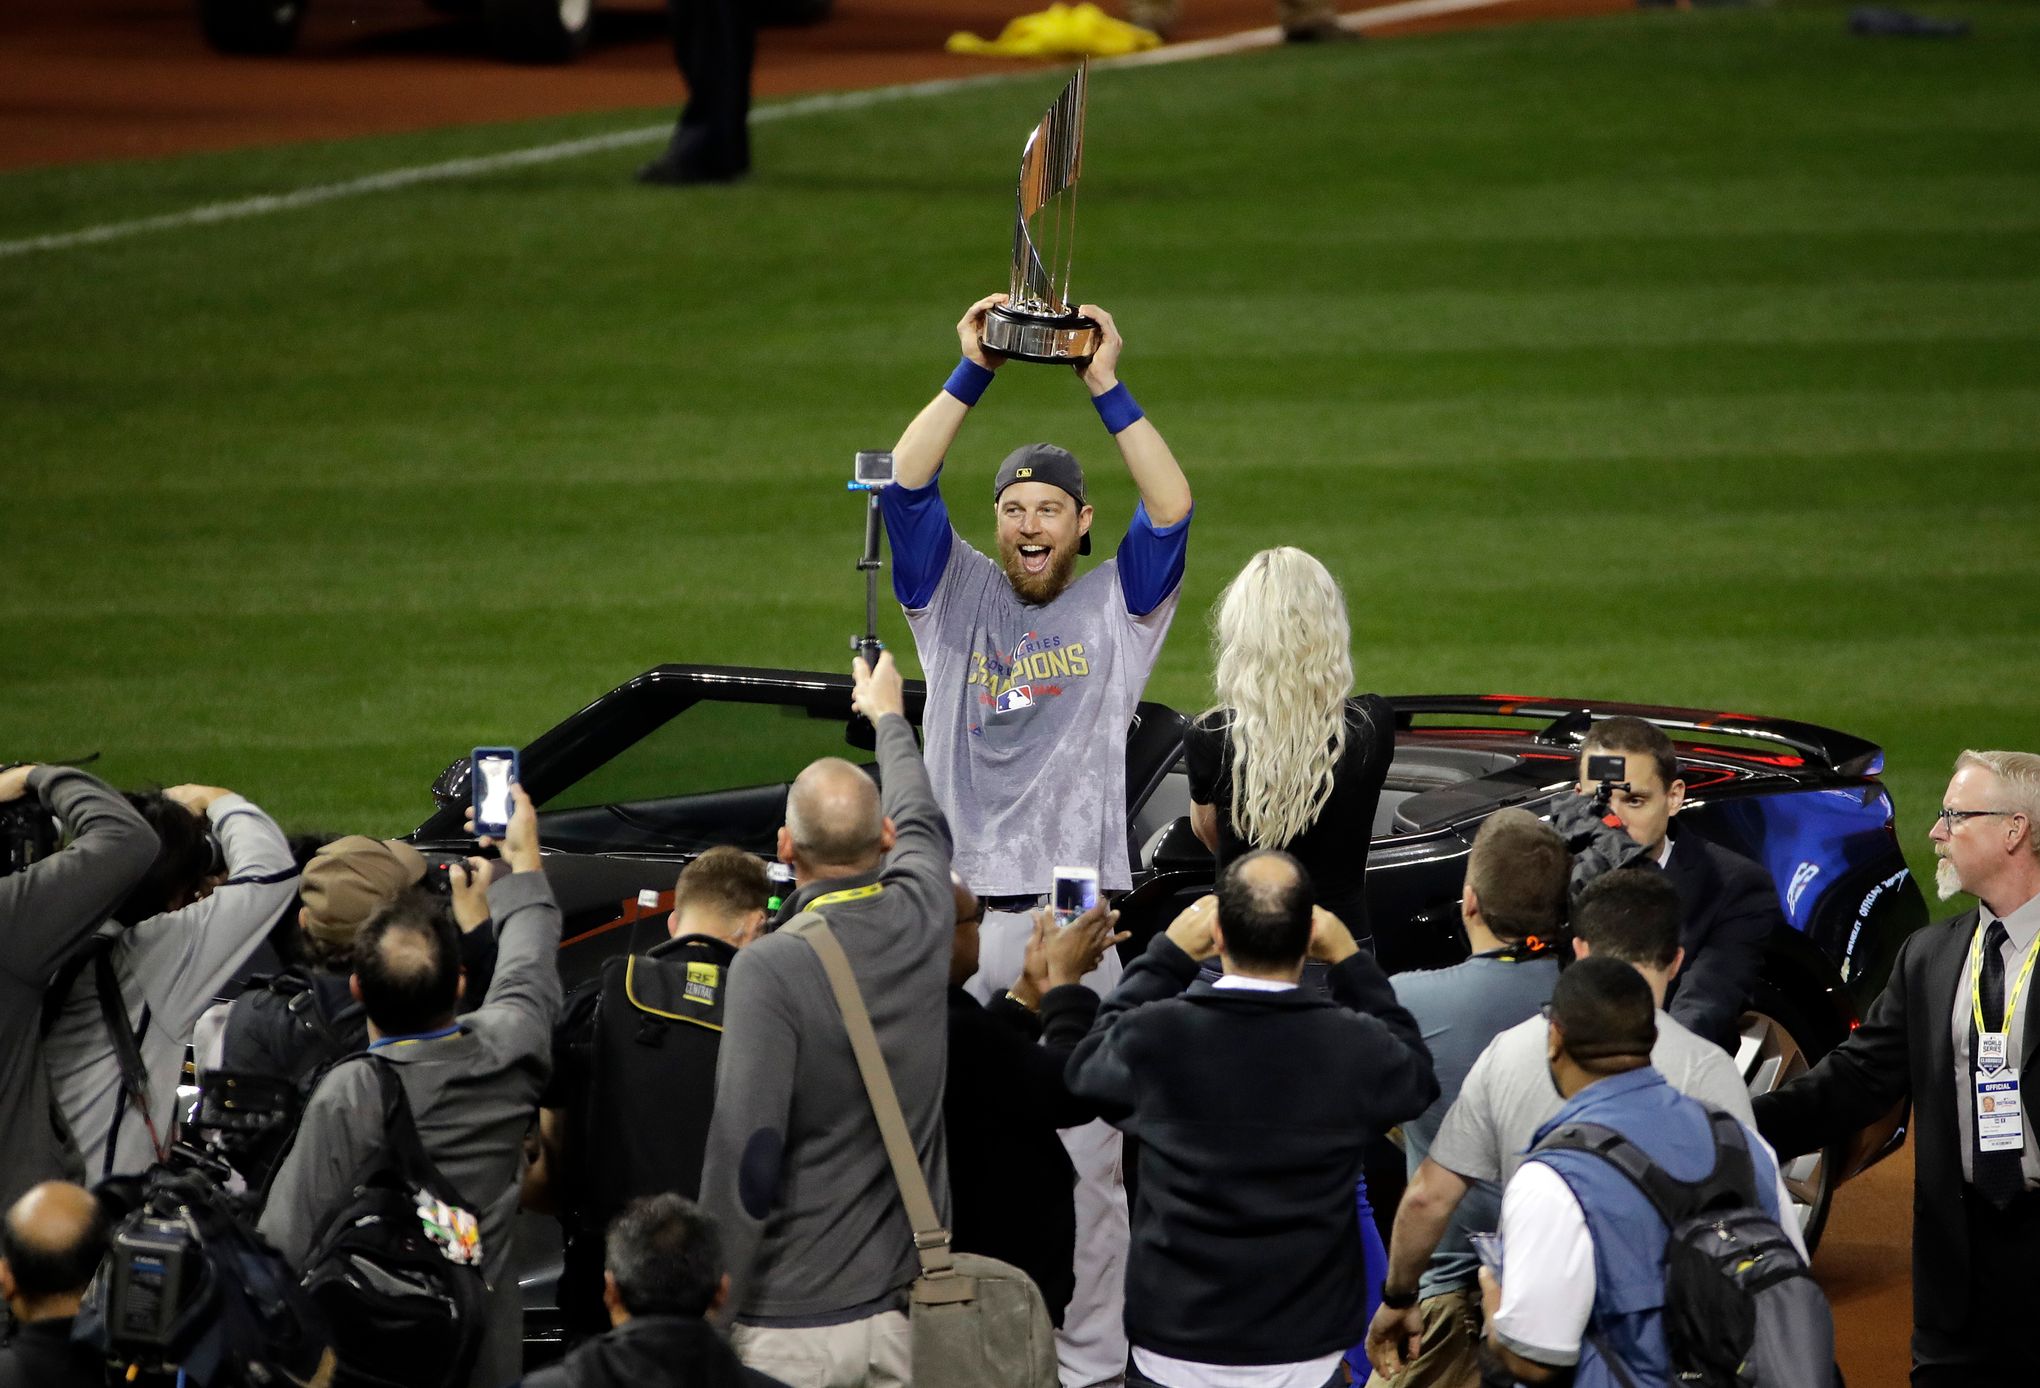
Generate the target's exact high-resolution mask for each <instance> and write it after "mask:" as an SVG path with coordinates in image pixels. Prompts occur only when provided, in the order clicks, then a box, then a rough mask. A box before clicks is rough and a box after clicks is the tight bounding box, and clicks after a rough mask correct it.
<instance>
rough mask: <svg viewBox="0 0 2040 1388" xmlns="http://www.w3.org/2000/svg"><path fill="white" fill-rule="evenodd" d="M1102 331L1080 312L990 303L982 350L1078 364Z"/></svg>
mask: <svg viewBox="0 0 2040 1388" xmlns="http://www.w3.org/2000/svg"><path fill="white" fill-rule="evenodd" d="M1104 337H1105V330H1104V329H1103V328H1100V327H1099V326H1098V323H1097V320H1095V319H1091V318H1086V317H1084V315H1083V314H1081V313H1076V312H1070V313H1063V314H1056V315H1048V314H1040V313H1029V312H1027V311H1026V310H1025V309H1017V308H1008V307H1006V306H1005V305H1003V304H998V305H994V306H993V307H992V308H991V309H990V310H989V311H987V312H986V314H985V330H984V333H983V335H982V340H983V342H984V344H985V350H987V351H990V352H997V353H998V354H999V355H1000V356H1002V357H1010V358H1012V359H1013V360H1014V361H1038V362H1043V363H1047V364H1049V365H1054V366H1082V365H1083V364H1084V363H1085V362H1088V361H1089V360H1090V359H1091V358H1092V356H1093V355H1094V354H1095V353H1096V352H1097V350H1098V344H1099V343H1100V342H1102V341H1103V340H1104Z"/></svg>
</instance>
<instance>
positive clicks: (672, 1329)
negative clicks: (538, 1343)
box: [521, 1314, 786, 1388]
mask: <svg viewBox="0 0 2040 1388" xmlns="http://www.w3.org/2000/svg"><path fill="white" fill-rule="evenodd" d="M521 1382H522V1384H523V1388H786V1385H785V1384H783V1383H781V1382H780V1381H779V1380H778V1379H776V1378H772V1377H769V1376H767V1375H765V1374H762V1373H759V1372H758V1371H757V1370H756V1369H747V1368H745V1367H744V1366H743V1365H742V1364H739V1363H738V1362H737V1356H736V1355H735V1354H734V1353H733V1352H732V1351H731V1350H730V1347H729V1346H728V1345H726V1344H724V1343H723V1341H722V1337H721V1336H719V1335H717V1334H716V1333H715V1329H714V1327H712V1326H711V1325H709V1323H708V1322H707V1321H705V1320H703V1319H701V1318H700V1317H699V1316H677V1315H663V1314H662V1315H650V1316H633V1317H631V1318H630V1319H629V1320H628V1321H625V1322H624V1323H623V1324H622V1325H620V1326H618V1327H617V1328H616V1329H614V1330H612V1331H610V1332H608V1333H607V1334H606V1335H603V1336H601V1337H600V1338H598V1339H595V1340H591V1341H589V1342H588V1343H587V1344H585V1345H582V1346H581V1347H580V1348H579V1349H577V1350H575V1351H574V1352H573V1353H571V1354H569V1355H568V1356H567V1357H566V1358H565V1359H563V1360H561V1361H560V1362H559V1363H557V1364H550V1365H547V1366H546V1367H545V1368H542V1369H537V1370H534V1371H533V1372H532V1373H530V1374H528V1375H526V1376H525V1377H524V1378H523V1379H522V1380H521Z"/></svg>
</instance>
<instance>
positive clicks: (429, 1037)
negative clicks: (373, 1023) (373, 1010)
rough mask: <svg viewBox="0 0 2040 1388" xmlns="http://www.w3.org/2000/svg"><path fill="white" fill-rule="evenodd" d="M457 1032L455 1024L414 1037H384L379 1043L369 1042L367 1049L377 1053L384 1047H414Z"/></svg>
mask: <svg viewBox="0 0 2040 1388" xmlns="http://www.w3.org/2000/svg"><path fill="white" fill-rule="evenodd" d="M459 1030H460V1023H459V1022H455V1023H454V1024H453V1025H452V1026H450V1027H441V1028H440V1029H439V1030H438V1031H421V1032H419V1033H418V1034H417V1035H416V1036H385V1037H384V1038H383V1039H382V1040H380V1041H371V1042H370V1043H369V1046H368V1048H369V1049H370V1050H371V1051H378V1050H381V1049H382V1048H383V1047H384V1046H411V1045H416V1044H417V1043H418V1042H420V1041H438V1040H440V1039H442V1038H443V1037H448V1036H451V1035H453V1034H454V1033H455V1032H457V1031H459Z"/></svg>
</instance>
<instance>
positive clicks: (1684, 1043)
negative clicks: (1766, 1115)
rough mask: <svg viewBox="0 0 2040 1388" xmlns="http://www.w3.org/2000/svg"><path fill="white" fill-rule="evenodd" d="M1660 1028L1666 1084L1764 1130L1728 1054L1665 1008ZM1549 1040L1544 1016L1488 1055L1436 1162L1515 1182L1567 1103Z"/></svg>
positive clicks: (1464, 1090)
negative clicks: (1549, 1055) (1556, 1080)
mask: <svg viewBox="0 0 2040 1388" xmlns="http://www.w3.org/2000/svg"><path fill="white" fill-rule="evenodd" d="M1657 1027H1658V1038H1657V1045H1655V1046H1653V1047H1651V1051H1650V1063H1651V1065H1652V1066H1653V1067H1654V1068H1655V1069H1656V1070H1657V1072H1658V1073H1659V1074H1661V1075H1663V1076H1664V1077H1665V1083H1666V1084H1669V1085H1670V1086H1671V1087H1672V1088H1674V1089H1676V1090H1678V1091H1679V1092H1680V1093H1681V1094H1684V1095H1685V1096H1686V1097H1687V1098H1689V1099H1698V1100H1699V1101H1700V1102H1701V1103H1703V1104H1706V1105H1708V1106H1709V1107H1712V1108H1718V1109H1723V1110H1725V1111H1727V1112H1729V1113H1732V1114H1734V1115H1735V1117H1736V1118H1737V1119H1738V1120H1739V1121H1740V1122H1741V1123H1742V1125H1743V1126H1744V1127H1746V1128H1748V1129H1750V1130H1751V1131H1752V1132H1754V1131H1756V1126H1757V1122H1756V1115H1755V1114H1753V1113H1752V1112H1750V1092H1749V1090H1748V1088H1747V1087H1746V1086H1745V1085H1744V1084H1743V1078H1742V1075H1741V1074H1740V1073H1738V1072H1737V1070H1736V1068H1735V1061H1734V1060H1732V1059H1731V1058H1730V1057H1729V1054H1728V1052H1726V1051H1724V1050H1722V1049H1721V1047H1719V1046H1717V1045H1715V1044H1714V1043H1713V1042H1712V1041H1707V1040H1703V1039H1702V1038H1701V1037H1699V1036H1696V1035H1694V1034H1693V1033H1692V1032H1690V1031H1688V1030H1686V1028H1684V1027H1682V1026H1680V1025H1679V1024H1678V1023H1677V1022H1675V1021H1673V1020H1672V1016H1671V1014H1670V1013H1669V1012H1666V1011H1665V1010H1664V1009H1663V1008H1659V1009H1658V1014H1657ZM1548 1035H1549V1026H1548V1024H1547V1023H1546V1022H1545V1020H1544V1018H1542V1017H1532V1018H1530V1019H1529V1020H1528V1021H1526V1022H1520V1023H1518V1024H1517V1025H1515V1026H1513V1027H1510V1028H1509V1029H1508V1030H1507V1031H1505V1032H1503V1033H1502V1034H1501V1035H1500V1036H1497V1037H1496V1038H1495V1039H1494V1044H1492V1045H1491V1046H1489V1047H1488V1048H1487V1049H1486V1050H1485V1051H1482V1052H1481V1056H1480V1059H1479V1060H1476V1061H1475V1062H1474V1063H1473V1069H1472V1071H1470V1072H1469V1073H1468V1074H1467V1076H1466V1083H1465V1084H1464V1085H1462V1086H1461V1087H1460V1090H1459V1098H1458V1100H1457V1101H1456V1102H1455V1103H1454V1104H1453V1105H1452V1107H1451V1108H1450V1109H1449V1110H1447V1111H1446V1114H1445V1121H1444V1122H1443V1123H1442V1124H1440V1125H1439V1127H1438V1135H1437V1137H1435V1138H1433V1139H1432V1141H1431V1158H1432V1160H1434V1161H1436V1162H1437V1163H1438V1164H1439V1165H1440V1166H1442V1167H1445V1168H1446V1169H1447V1170H1449V1171H1455V1172H1457V1173H1458V1174H1459V1175H1461V1176H1464V1177H1466V1178H1467V1179H1468V1180H1472V1181H1493V1182H1495V1183H1496V1184H1498V1185H1507V1184H1508V1183H1509V1178H1510V1177H1511V1176H1513V1175H1515V1174H1516V1168H1517V1167H1519V1166H1521V1165H1522V1164H1523V1155H1524V1153H1526V1152H1528V1151H1529V1150H1530V1143H1531V1141H1532V1140H1533V1139H1534V1138H1535V1137H1536V1136H1537V1130H1538V1129H1539V1128H1541V1127H1543V1126H1544V1125H1545V1124H1546V1123H1548V1122H1550V1121H1551V1119H1552V1118H1553V1117H1554V1116H1555V1115H1556V1114H1557V1113H1558V1111H1559V1109H1560V1108H1562V1107H1563V1106H1564V1103H1565V1101H1564V1100H1563V1099H1561V1098H1559V1096H1558V1086H1557V1085H1555V1084H1553V1083H1552V1079H1551V1069H1550V1066H1549V1065H1548V1064H1547V1063H1546V1059H1545V1043H1546V1038H1547V1037H1548ZM1490 1227H1491V1228H1492V1227H1495V1226H1490Z"/></svg>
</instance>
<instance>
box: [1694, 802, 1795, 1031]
mask: <svg viewBox="0 0 2040 1388" xmlns="http://www.w3.org/2000/svg"><path fill="white" fill-rule="evenodd" d="M1664 872H1665V876H1667V877H1669V878H1670V879H1671V881H1672V885H1673V886H1674V887H1677V888H1678V889H1679V900H1680V901H1681V902H1682V903H1683V904H1684V905H1685V908H1686V919H1685V924H1684V925H1683V926H1682V927H1681V928H1680V931H1679V944H1680V946H1681V947H1682V948H1683V949H1684V950H1685V951H1686V963H1685V966H1684V967H1683V968H1681V969H1680V970H1679V976H1678V977H1677V978H1675V979H1673V980H1672V988H1671V995H1670V998H1669V1000H1668V1001H1667V1002H1666V1003H1665V1010H1666V1011H1667V1012H1669V1013H1671V1014H1672V1017H1673V1019H1674V1020H1675V1021H1677V1022H1679V1023H1681V1024H1682V1025H1684V1026H1685V1027H1686V1029H1687V1030H1689V1031H1692V1032H1694V1033H1696V1034H1698V1035H1700V1036H1704V1037H1706V1038H1707V1039H1708V1040H1709V1041H1712V1042H1714V1044H1715V1045H1717V1046H1720V1047H1721V1048H1722V1049H1724V1050H1727V1051H1731V1052H1732V1051H1734V1049H1735V1044H1736V1035H1737V1023H1739V1022H1740V1021H1741V1019H1742V1013H1743V1009H1744V1008H1745V1007H1747V1006H1749V1002H1750V998H1751V997H1752V996H1753V995H1754V993H1755V990H1756V986H1757V974H1758V973H1759V971H1761V969H1762V968H1763V963H1764V942H1765V941H1767V940H1769V939H1770V938H1771V932H1772V931H1773V930H1782V929H1784V928H1785V914H1784V912H1782V911H1780V910H1779V909H1778V888H1777V885H1776V884H1775V883H1773V882H1772V881H1771V874H1770V873H1768V872H1766V871H1764V868H1763V866H1762V865H1761V864H1759V863H1755V862H1752V861H1751V860H1750V859H1748V858H1745V857H1743V856H1742V855H1741V854H1740V853H1732V852H1730V851H1729V850H1728V849H1726V848H1723V847H1721V846H1720V845H1719V844H1714V843H1709V842H1708V841H1707V840H1706V839H1703V838H1701V837H1700V836H1699V835H1698V834H1683V835H1676V836H1674V838H1673V841H1672V856H1671V860H1670V861H1669V862H1667V863H1666V864H1665V868H1664Z"/></svg>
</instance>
